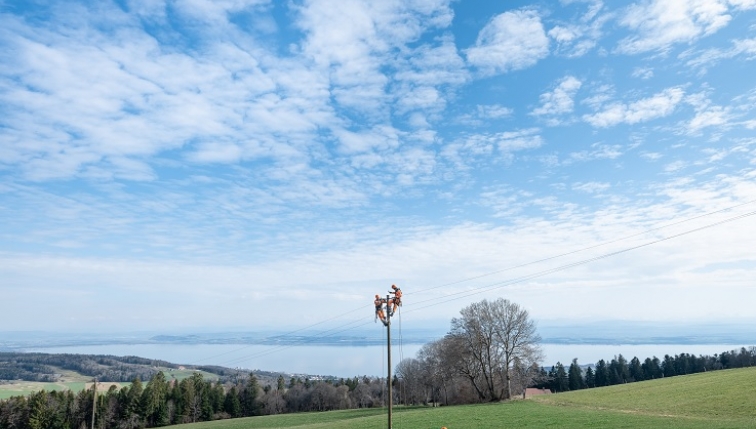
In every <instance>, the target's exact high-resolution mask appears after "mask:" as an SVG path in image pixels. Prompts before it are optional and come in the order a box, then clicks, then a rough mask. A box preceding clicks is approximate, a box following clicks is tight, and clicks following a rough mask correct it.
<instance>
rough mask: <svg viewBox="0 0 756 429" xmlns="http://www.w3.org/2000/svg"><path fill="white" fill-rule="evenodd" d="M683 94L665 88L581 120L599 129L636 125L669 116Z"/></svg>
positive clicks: (611, 106)
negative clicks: (619, 125)
mask: <svg viewBox="0 0 756 429" xmlns="http://www.w3.org/2000/svg"><path fill="white" fill-rule="evenodd" d="M684 94H685V93H684V92H683V90H682V89H681V88H678V87H675V88H667V89H665V90H664V91H662V92H659V93H657V94H655V95H653V96H651V97H649V98H644V99H641V100H638V101H635V102H632V103H629V104H622V103H612V104H609V105H608V106H605V107H604V108H603V111H601V112H598V113H595V114H593V115H584V116H583V120H585V121H586V122H588V123H589V124H591V125H593V126H594V127H599V128H605V127H611V126H614V125H617V124H621V123H625V124H636V123H638V122H645V121H650V120H652V119H656V118H661V117H664V116H667V115H669V114H671V113H672V112H673V111H674V110H675V108H676V107H677V105H678V104H679V103H680V101H682V99H683V96H684Z"/></svg>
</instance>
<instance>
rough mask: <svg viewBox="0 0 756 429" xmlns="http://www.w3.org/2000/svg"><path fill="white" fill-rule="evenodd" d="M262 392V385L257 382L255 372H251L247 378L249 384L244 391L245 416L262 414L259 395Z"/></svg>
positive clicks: (242, 403)
mask: <svg viewBox="0 0 756 429" xmlns="http://www.w3.org/2000/svg"><path fill="white" fill-rule="evenodd" d="M259 394H260V385H259V384H258V382H257V377H255V374H253V373H249V378H247V384H246V385H245V386H244V390H243V391H242V400H241V406H242V413H243V414H244V415H245V416H257V415H259V414H260V403H259V402H258V399H257V398H258V396H259Z"/></svg>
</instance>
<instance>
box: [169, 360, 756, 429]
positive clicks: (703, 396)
mask: <svg viewBox="0 0 756 429" xmlns="http://www.w3.org/2000/svg"><path fill="white" fill-rule="evenodd" d="M386 426H387V418H386V410H385V409H370V410H348V411H334V412H326V413H301V414H288V415H280V416H263V417H252V418H245V419H235V420H225V421H224V420H221V421H215V422H205V423H195V424H188V425H180V426H176V427H177V428H178V429H267V428H298V429H325V428H333V429H383V428H385V427H386ZM442 426H445V427H447V428H448V429H502V428H510V427H511V428H567V429H569V428H575V429H577V428H664V429H676V428H700V429H710V428H711V429H718V428H756V368H747V369H738V370H726V371H715V372H709V373H704V374H695V375H689V376H682V377H673V378H667V379H662V380H654V381H647V382H641V383H631V384H626V385H621V386H611V387H604V388H599V389H589V390H581V391H577V392H568V393H561V394H558V395H550V396H541V397H537V398H534V399H532V400H525V401H523V400H516V401H512V402H508V403H499V404H484V405H468V406H458V407H441V408H410V409H403V408H398V409H395V413H394V424H393V427H394V429H438V428H440V427H442Z"/></svg>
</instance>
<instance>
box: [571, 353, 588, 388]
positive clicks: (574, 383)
mask: <svg viewBox="0 0 756 429" xmlns="http://www.w3.org/2000/svg"><path fill="white" fill-rule="evenodd" d="M568 387H569V390H580V389H584V388H585V380H583V370H582V369H581V368H580V365H578V361H577V358H575V359H572V363H571V364H570V369H569V374H568Z"/></svg>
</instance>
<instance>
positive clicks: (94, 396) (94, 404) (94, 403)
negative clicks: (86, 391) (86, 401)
mask: <svg viewBox="0 0 756 429" xmlns="http://www.w3.org/2000/svg"><path fill="white" fill-rule="evenodd" d="M96 409H97V377H95V379H94V383H93V384H92V429H94V423H95V410H96Z"/></svg>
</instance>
